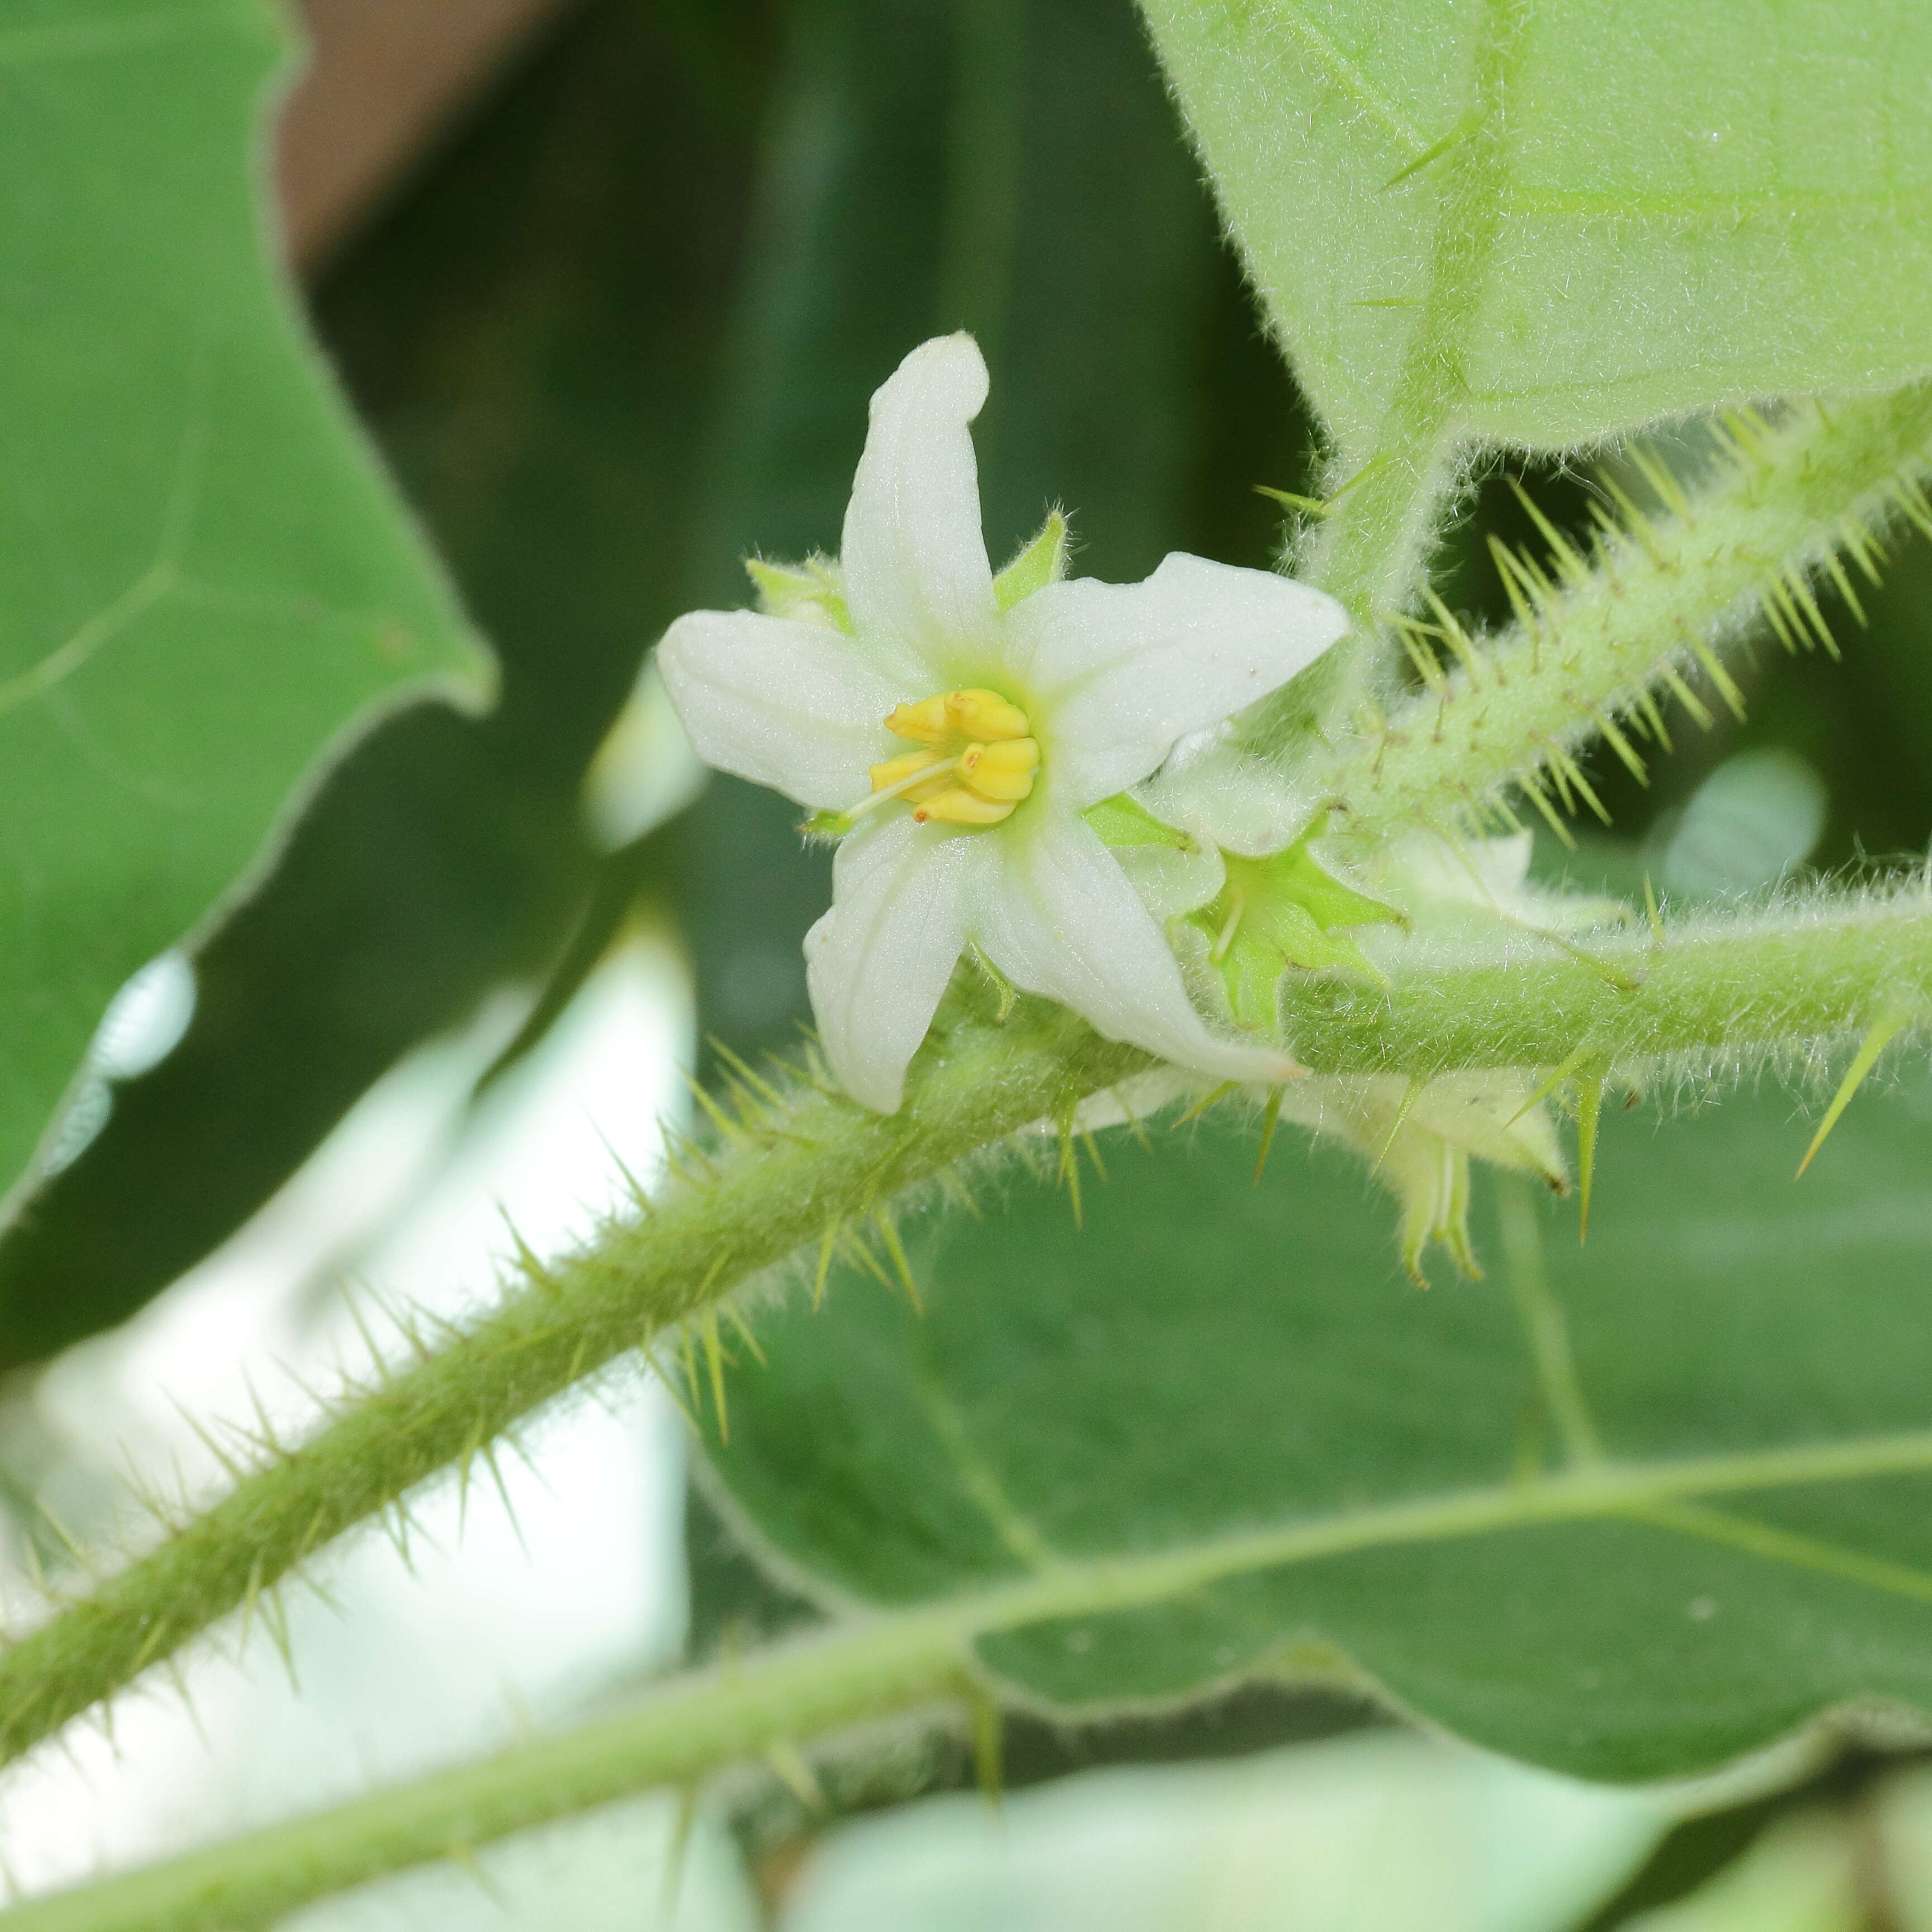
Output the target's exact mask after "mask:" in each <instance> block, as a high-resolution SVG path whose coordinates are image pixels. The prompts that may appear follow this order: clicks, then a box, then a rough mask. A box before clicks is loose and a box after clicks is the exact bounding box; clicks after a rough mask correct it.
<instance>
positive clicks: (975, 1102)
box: [0, 1007, 1148, 1758]
mask: <svg viewBox="0 0 1932 1932" xmlns="http://www.w3.org/2000/svg"><path fill="white" fill-rule="evenodd" d="M1146 1064H1148V1063H1147V1061H1146V1059H1145V1056H1144V1055H1141V1054H1139V1053H1138V1052H1135V1051H1134V1050H1133V1049H1128V1048H1124V1047H1121V1046H1114V1045H1112V1044H1111V1043H1107V1042H1105V1041H1101V1040H1097V1039H1096V1038H1095V1037H1094V1035H1093V1034H1091V1033H1090V1032H1089V1031H1087V1029H1086V1028H1084V1027H1083V1026H1082V1025H1079V1022H1076V1021H1075V1020H1073V1019H1072V1018H1071V1016H1069V1015H1067V1014H1064V1013H1060V1012H1058V1011H1057V1010H1052V1009H1046V1008H1032V1007H1028V1008H1025V1009H1022V1011H1021V1012H1019V1013H1016V1015H1015V1016H1013V1019H1012V1021H1011V1022H1010V1023H1009V1024H1008V1025H1005V1026H1004V1027H1001V1026H994V1025H983V1024H979V1023H977V1022H976V1023H962V1024H961V1025H957V1026H956V1027H954V1028H952V1029H951V1030H950V1031H948V1032H945V1033H942V1034H941V1035H940V1036H939V1037H938V1038H937V1039H936V1040H935V1042H934V1043H932V1046H930V1047H929V1049H928V1051H927V1052H926V1055H924V1056H922V1064H921V1067H920V1069H919V1071H918V1073H917V1075H916V1079H915V1080H914V1082H913V1086H912V1088H911V1093H910V1098H909V1099H908V1101H907V1105H906V1106H905V1108H904V1109H903V1110H902V1112H900V1113H899V1114H898V1115H894V1116H892V1117H891V1118H886V1117H883V1116H881V1115H877V1114H872V1113H869V1112H867V1111H866V1110H865V1109H862V1108H861V1107H859V1106H856V1105H855V1104H853V1103H851V1102H850V1101H848V1100H844V1099H843V1098H841V1097H838V1096H835V1095H832V1094H828V1093H823V1092H820V1091H817V1090H815V1089H811V1088H803V1089H799V1090H796V1091H793V1093H791V1094H788V1095H778V1094H773V1095H772V1097H771V1103H769V1104H766V1103H763V1102H762V1101H756V1100H751V1099H750V1098H749V1097H747V1103H746V1105H745V1107H744V1108H743V1109H742V1110H741V1113H740V1115H739V1117H738V1118H735V1119H730V1118H726V1119H724V1121H723V1124H722V1126H721V1131H720V1134H719V1142H718V1148H717V1149H716V1151H715V1153H713V1154H710V1155H708V1156H703V1155H691V1156H690V1157H688V1160H687V1162H686V1166H687V1169H688V1167H689V1166H690V1164H691V1163H692V1162H695V1163H697V1167H698V1168H699V1169H700V1171H698V1172H687V1173H686V1175H685V1178H684V1179H683V1180H682V1181H681V1182H680V1183H679V1184H676V1185H675V1186H673V1187H671V1188H670V1189H669V1190H667V1191H666V1192H665V1193H664V1196H663V1198H662V1199H660V1200H658V1201H656V1202H651V1203H649V1204H646V1205H645V1207H644V1208H643V1210H642V1211H640V1214H639V1215H638V1216H637V1218H635V1219H634V1220H628V1221H624V1222H620V1223H618V1224H617V1225H616V1226H613V1227H612V1228H610V1229H608V1230H607V1231H606V1232H604V1234H603V1235H601V1237H600V1238H599V1239H598V1241H597V1243H596V1244H595V1246H594V1247H591V1248H590V1249H589V1250H586V1252H584V1253H582V1254H580V1255H579V1256H577V1257H575V1258H574V1259H570V1260H568V1261H565V1262H560V1263H559V1264H557V1265H556V1266H555V1267H554V1268H544V1267H541V1266H540V1265H538V1264H536V1263H535V1262H534V1261H532V1262H530V1263H529V1265H527V1266H526V1268H524V1270H523V1279H522V1280H520V1281H518V1282H517V1283H514V1284H513V1285H512V1286H511V1288H510V1289H509V1290H508V1292H506V1294H505V1297H504V1299H503V1300H502V1303H501V1304H500V1305H499V1307H497V1308H496V1310H495V1311H494V1312H493V1313H491V1314H490V1315H488V1316H486V1317H484V1319H481V1321H480V1322H478V1323H477V1324H476V1325H475V1326H474V1327H473V1328H470V1329H469V1330H468V1331H466V1332H464V1333H462V1334H458V1335H457V1336H456V1337H455V1338H454V1339H453V1340H449V1342H447V1343H446V1344H445V1345H444V1346H442V1347H441V1348H440V1349H439V1350H437V1351H436V1352H431V1350H430V1349H428V1346H426V1345H425V1346H422V1347H421V1358H420V1360H419V1361H418V1362H417V1363H416V1364H415V1365H414V1366H413V1367H408V1368H406V1369H404V1370H401V1371H400V1372H398V1373H395V1374H392V1375H390V1376H387V1377H386V1379H382V1380H380V1381H378V1382H377V1383H376V1384H375V1385H374V1387H372V1388H369V1389H368V1390H365V1391H359V1392H358V1393H356V1394H354V1395H353V1396H352V1397H349V1398H347V1399H345V1400H344V1401H343V1402H342V1403H341V1404H340V1405H339V1406H338V1409H337V1412H336V1413H335V1416H334V1418H333V1420H332V1421H330V1422H329V1424H328V1425H327V1426H326V1427H325V1428H324V1429H323V1430H322V1431H321V1432H320V1433H319V1434H317V1436H314V1437H313V1438H312V1439H310V1440H309V1441H308V1442H305V1443H304V1444H302V1445H300V1446H299V1447H295V1448H281V1447H280V1446H279V1445H265V1446H264V1452H263V1463H262V1465H261V1466H260V1467H259V1468H257V1469H254V1471H252V1472H246V1473H243V1472H239V1471H238V1477H239V1480H238V1481H237V1482H236V1486H235V1487H234V1488H233V1490H230V1491H229V1493H228V1494H227V1495H226V1496H224V1497H223V1498H222V1499H220V1501H219V1502H216V1503H215V1504H214V1505H212V1507H211V1508H209V1509H208V1510H207V1511H205V1513H204V1514H201V1515H199V1516H198V1517H194V1518H193V1520H191V1521H190V1522H188V1523H186V1524H185V1525H184V1526H181V1527H180V1528H179V1529H177V1530H176V1531H175V1533H174V1534H172V1535H170V1536H169V1537H168V1538H166V1540H165V1541H163V1542H162V1543H161V1544H159V1545H158V1546H157V1547H156V1548H155V1549H154V1550H152V1551H151V1553H149V1554H148V1555H146V1556H143V1557H142V1558H140V1559H139V1560H137V1561H136V1562H133V1563H131V1564H130V1565H128V1566H127V1568H125V1569H124V1570H122V1571H120V1572H119V1573H118V1574H116V1575H115V1576H113V1577H110V1578H109V1579H108V1580H107V1581H106V1582H105V1583H102V1584H101V1586H99V1587H98V1589H95V1591H93V1592H92V1594H90V1595H86V1596H85V1597H83V1598H79V1599H78V1600H77V1601H74V1602H71V1603H70V1604H68V1605H67V1606H66V1607H65V1608H64V1609H62V1610H61V1611H60V1612H59V1613H58V1614H57V1615H56V1616H54V1617H53V1618H52V1619H50V1620H49V1621H48V1622H46V1623H45V1624H43V1625H42V1626H41V1627H40V1628H39V1629H37V1631H34V1632H32V1633H31V1634H30V1635H28V1637H25V1638H24V1639H23V1640H21V1641H20V1642H19V1643H16V1644H14V1645H13V1646H11V1647H10V1649H7V1651H6V1652H5V1653H4V1654H0V1756H4V1757H7V1758H11V1757H17V1756H18V1755H19V1754H20V1752H22V1751H25V1750H26V1749H27V1748H28V1747H30V1746H31V1745H34V1743H36V1742H38V1741H39V1740H40V1739H43V1738H45V1737H46V1736H49V1735H50V1734H51V1733H53V1732H54V1731H55V1730H58V1728H59V1727H61V1726H62V1724H65V1723H66V1722H67V1721H68V1719H69V1718H72V1717H74V1716H76V1715H78V1714H79V1713H80V1712H82V1711H84V1710H86V1709H88V1707H89V1706H91V1705H93V1704H95V1703H98V1702H99V1701H100V1700H101V1699H102V1698H104V1697H109V1696H110V1695H112V1694H113V1693H114V1692H115V1691H118V1690H119V1689H120V1688H121V1687H122V1686H123V1685H126V1684H127V1683H128V1682H130V1681H131V1680H132V1679H133V1678H134V1677H136V1676H137V1675H139V1673H141V1672H142V1670H146V1669H148V1667H151V1666H152V1665H154V1664H158V1663H160V1661H162V1660H163V1659H164V1658H167V1657H169V1655H172V1653H173V1652H175V1651H176V1650H178V1649H180V1647H181V1646H182V1645H183V1644H184V1643H187V1642H188V1641H189V1640H190V1639H192V1638H193V1637H196V1636H198V1635H199V1634H200V1633H201V1632H202V1631H205V1630H206V1629H207V1628H208V1627H209V1626H210V1625H211V1624H213V1623H214V1622H216V1621H217V1619H220V1618H221V1617H223V1616H226V1615H227V1614H228V1613H229V1612H231V1611H233V1610H236V1609H239V1608H242V1607H244V1606H246V1607H249V1608H250V1609H251V1610H252V1609H253V1608H254V1605H255V1604H256V1601H257V1599H258V1598H260V1597H262V1596H263V1594H264V1593H265V1592H271V1591H272V1590H273V1589H274V1588H275V1585H276V1584H277V1583H278V1581H279V1580H281V1578H282V1577H284V1576H286V1575H287V1573H288V1572H289V1571H290V1570H291V1569H292V1568H294V1567H295V1566H296V1565H298V1564H300V1563H302V1562H305V1560H307V1559H308V1558H310V1557H311V1556H314V1554H315V1553H317V1551H318V1550H320V1549H321V1548H322V1547H323V1545H324V1544H327V1543H328V1542H329V1541H331V1540H332V1538H335V1537H336V1536H338V1535H341V1533H342V1532H344V1530H346V1529H350V1528H351V1527H353V1526H354V1525H356V1524H357V1523H361V1522H363V1521H364V1520H366V1519H368V1517H372V1516H374V1515H376V1514H377V1513H378V1512H380V1511H383V1510H384V1509H386V1508H389V1507H390V1506H392V1505H396V1506H398V1507H401V1506H402V1499H404V1498H405V1497H406V1496H407V1495H408V1493H410V1491H411V1490H413V1489H415V1488H416V1486H417V1485H418V1484H421V1483H423V1482H425V1481H428V1480H429V1479H430V1478H432V1477H434V1476H435V1475H437V1473H438V1472H440V1471H441V1470H443V1469H446V1468H448V1467H449V1466H452V1465H459V1466H462V1467H463V1469H464V1470H465V1471H466V1472H467V1470H468V1469H469V1465H470V1464H471V1463H472V1461H473V1460H474V1459H475V1457H477V1456H478V1455H479V1454H482V1453H483V1452H484V1450H485V1448H486V1445H488V1444H489V1443H490V1442H493V1440H494V1439H496V1437H498V1436H500V1435H502V1433H504V1432H505V1431H506V1430H509V1429H511V1428H512V1427H514V1425H515V1424H517V1423H518V1422H520V1421H522V1420H523V1418H526V1417H527V1416H529V1415H531V1414H532V1412H535V1410H537V1409H540V1408H541V1406H543V1405H544V1403H547V1402H549V1401H550V1400H551V1399H552V1398H553V1397H556V1396H557V1395H559V1394H561V1393H562V1391H565V1390H566V1389H568V1388H571V1386H572V1385H574V1384H575V1383H577V1382H580V1381H581V1380H582V1379H583V1378H584V1377H586V1376H591V1375H594V1374H595V1373H596V1372H597V1371H598V1370H600V1369H601V1368H603V1367H604V1366H605V1365H606V1364H609V1363H610V1362H611V1361H613V1360H614V1359H616V1358H618V1357H619V1356H621V1355H625V1354H626V1353H628V1352H630V1351H631V1350H634V1349H638V1348H640V1347H643V1346H647V1345H648V1344H649V1343H650V1342H651V1341H652V1340H653V1338H654V1337H656V1336H658V1335H659V1334H661V1333H662V1332H663V1331H664V1330H665V1329H667V1328H670V1327H672V1326H673V1325H676V1324H677V1323H678V1322H680V1321H682V1319H684V1318H685V1317H686V1316H689V1315H691V1314H692V1313H694V1311H696V1310H700V1309H701V1308H704V1307H708V1306H709V1305H710V1304H713V1303H715V1301H718V1300H719V1299H721V1298H722V1297H723V1296H724V1295H726V1294H727V1293H728V1292H730V1290H731V1289H733V1287H735V1286H738V1285H739V1284H740V1283H743V1282H744V1281H745V1280H747V1279H748V1277H751V1276H754V1275H755V1274H758V1273H760V1271H763V1270H765V1269H767V1268H771V1267H773V1266H774V1265H778V1264H779V1263H781V1262H784V1261H785V1260H786V1259H787V1258H788V1257H790V1256H792V1255H793V1253H796V1251H798V1250H800V1249H801V1248H804V1247H808V1245H810V1244H816V1243H817V1242H818V1241H820V1239H821V1238H823V1236H824V1235H825V1233H826V1230H827V1229H828V1228H829V1227H835V1226H839V1225H841V1224H843V1225H846V1226H853V1225H855V1224H859V1223H862V1222H863V1221H864V1220H865V1218H866V1217H871V1216H876V1215H877V1214H879V1213H880V1211H882V1210H883V1209H884V1208H886V1205H887V1204H888V1203H889V1202H892V1200H893V1199H894V1198H895V1196H899V1195H901V1194H902V1193H904V1191H905V1190H907V1188H910V1187H916V1186H917V1185H918V1184H920V1183H921V1182H923V1181H928V1180H929V1179H931V1178H933V1177H934V1176H935V1175H938V1174H940V1173H941V1172H943V1171H944V1170H945V1169H948V1168H950V1166H952V1165H953V1163H956V1162H957V1161H959V1160H962V1158H964V1157H966V1156H968V1155H969V1154H972V1153H974V1151H977V1149H979V1148H982V1147H984V1146H986V1145H988V1144H989V1143H990V1142H995V1141H997V1140H998V1139H1001V1138H1002V1137H1003V1136H1006V1135H1007V1134H1010V1133H1013V1131H1014V1130H1016V1129H1018V1128H1020V1127H1024V1126H1025V1125H1027V1124H1028V1123H1029V1122H1031V1121H1037V1120H1040V1119H1043V1118H1050V1117H1058V1116H1061V1115H1064V1114H1065V1113H1067V1112H1068V1111H1069V1110H1070V1109H1071V1108H1072V1107H1073V1106H1074V1105H1075V1104H1076V1103H1077V1102H1078V1101H1079V1100H1080V1099H1081V1098H1082V1097H1085V1095H1086V1094H1089V1093H1091V1092H1092V1091H1094V1090H1095V1089H1097V1088H1100V1087H1104V1086H1106V1085H1109V1084H1110V1083H1111V1082H1113V1081H1115V1080H1117V1079H1120V1078H1121V1077H1122V1076H1124V1075H1125V1074H1127V1073H1130V1072H1132V1071H1133V1070H1136V1069H1138V1068H1139V1067H1143V1066H1145V1065H1146Z"/></svg>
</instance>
